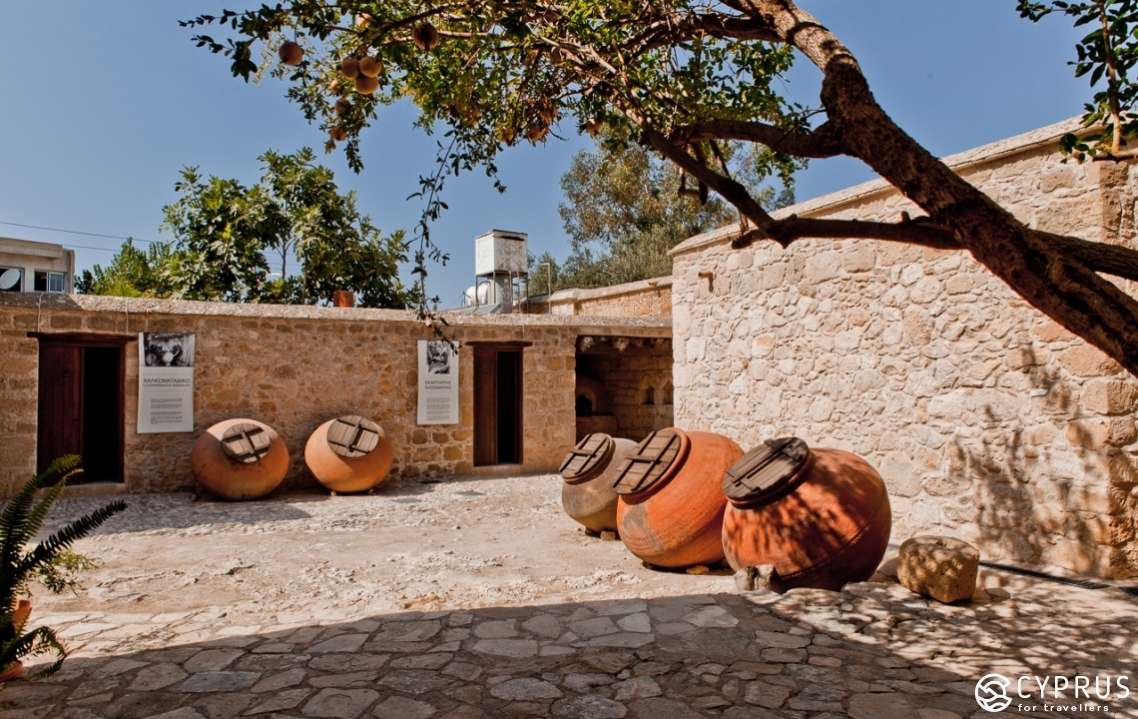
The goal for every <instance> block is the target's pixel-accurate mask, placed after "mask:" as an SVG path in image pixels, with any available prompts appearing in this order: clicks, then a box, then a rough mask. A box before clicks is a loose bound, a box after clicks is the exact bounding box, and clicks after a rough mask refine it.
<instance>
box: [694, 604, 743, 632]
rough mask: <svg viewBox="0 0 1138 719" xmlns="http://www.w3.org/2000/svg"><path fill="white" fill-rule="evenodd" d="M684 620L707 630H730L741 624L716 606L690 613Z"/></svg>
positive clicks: (701, 608)
mask: <svg viewBox="0 0 1138 719" xmlns="http://www.w3.org/2000/svg"><path fill="white" fill-rule="evenodd" d="M683 620H684V621H685V622H687V623H688V624H694V625H695V626H697V627H703V628H705V629H706V628H709V627H723V628H729V627H733V626H735V625H737V624H738V623H739V620H738V619H736V618H735V617H733V616H732V615H731V612H729V611H727V610H726V609H724V608H723V607H721V606H719V605H715V604H713V605H710V606H706V607H700V608H699V609H697V610H695V611H693V612H689V613H688V614H686V615H684V618H683Z"/></svg>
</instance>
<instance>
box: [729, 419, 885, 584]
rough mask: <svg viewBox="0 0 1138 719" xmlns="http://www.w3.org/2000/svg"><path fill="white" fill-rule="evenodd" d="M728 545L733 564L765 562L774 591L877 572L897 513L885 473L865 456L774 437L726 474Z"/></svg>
mask: <svg viewBox="0 0 1138 719" xmlns="http://www.w3.org/2000/svg"><path fill="white" fill-rule="evenodd" d="M723 493H724V494H725V495H726V496H727V499H728V501H729V504H728V506H727V511H726V513H725V514H724V518H723V551H724V554H725V556H726V557H727V562H728V563H729V564H730V565H731V566H732V567H733V568H734V569H736V570H739V569H743V568H746V567H763V568H764V572H765V573H766V581H767V582H768V583H769V585H770V587H771V588H772V589H775V590H778V591H782V590H786V589H793V588H795V587H813V588H817V589H834V590H836V589H840V588H841V587H842V586H843V585H844V584H846V583H847V582H859V581H864V580H866V579H869V578H870V577H871V576H873V573H874V571H875V570H876V569H877V565H878V564H879V563H880V562H881V557H882V556H883V555H884V554H885V549H886V547H887V545H888V543H889V532H890V529H891V527H892V513H891V511H890V508H889V495H888V494H887V492H886V490H885V483H884V482H883V481H882V479H881V475H879V474H878V473H877V471H876V470H874V469H873V467H871V466H869V464H868V463H866V461H865V460H864V459H862V458H861V457H859V456H857V455H856V454H852V453H850V452H845V451H842V450H837V449H811V448H810V447H808V446H807V445H806V443H805V442H803V441H802V440H801V439H798V438H797V437H787V438H782V439H773V440H769V441H767V442H764V443H763V444H761V445H759V446H758V447H756V448H755V449H753V450H751V451H750V452H748V453H747V454H746V455H745V456H744V457H743V458H742V459H740V460H739V461H738V462H737V463H735V464H734V465H733V466H732V467H731V468H730V469H729V470H728V471H727V473H726V474H725V475H724V477H723Z"/></svg>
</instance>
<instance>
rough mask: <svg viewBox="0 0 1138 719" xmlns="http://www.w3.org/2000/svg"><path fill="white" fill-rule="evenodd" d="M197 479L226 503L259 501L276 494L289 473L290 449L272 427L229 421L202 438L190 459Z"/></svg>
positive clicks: (255, 422)
mask: <svg viewBox="0 0 1138 719" xmlns="http://www.w3.org/2000/svg"><path fill="white" fill-rule="evenodd" d="M190 466H191V468H192V469H193V472H194V479H196V480H197V482H198V484H200V485H202V486H203V487H205V488H206V489H208V490H209V491H210V492H212V493H214V494H216V495H218V496H219V497H224V498H225V499H255V498H257V497H263V496H265V495H266V494H268V493H269V492H272V491H273V490H274V489H276V488H277V486H278V485H279V484H280V483H281V482H282V481H283V480H284V477H285V473H287V472H288V448H287V447H285V443H284V440H282V439H281V437H280V435H278V434H277V433H276V430H274V429H273V428H272V427H270V426H269V425H267V424H265V423H263V422H258V421H257V420H255V419H244V418H240V419H227V420H225V421H224V422H218V423H217V424H215V425H213V426H212V427H210V428H209V429H207V430H206V431H205V432H203V433H202V435H201V436H200V437H198V440H197V442H195V443H194V450H193V452H192V453H191V455H190Z"/></svg>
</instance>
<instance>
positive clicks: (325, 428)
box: [304, 415, 394, 493]
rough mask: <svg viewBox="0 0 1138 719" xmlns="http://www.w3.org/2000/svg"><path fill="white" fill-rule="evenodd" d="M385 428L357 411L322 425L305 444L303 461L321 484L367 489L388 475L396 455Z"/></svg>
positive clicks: (343, 489)
mask: <svg viewBox="0 0 1138 719" xmlns="http://www.w3.org/2000/svg"><path fill="white" fill-rule="evenodd" d="M393 454H394V453H393V450H392V446H391V440H389V439H387V435H386V434H385V433H384V431H383V428H382V427H380V426H379V425H378V424H376V423H375V422H372V421H371V420H370V419H366V418H364V417H360V416H358V415H344V416H342V417H337V418H336V419H330V420H328V421H327V422H325V423H324V424H322V425H320V426H319V427H317V428H316V429H315V431H313V432H312V434H311V435H310V436H309V437H308V443H307V444H305V446H304V462H305V464H307V465H308V469H309V470H310V471H311V472H312V475H313V476H314V477H316V479H317V481H319V482H320V484H322V485H324V486H325V487H327V488H328V489H329V490H331V491H333V492H339V493H350V492H366V491H367V490H369V489H371V488H373V487H375V486H376V485H377V484H379V483H380V482H382V481H383V480H384V479H386V478H387V473H388V472H389V471H391V462H392V458H393Z"/></svg>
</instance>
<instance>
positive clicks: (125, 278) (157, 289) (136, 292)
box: [75, 240, 171, 297]
mask: <svg viewBox="0 0 1138 719" xmlns="http://www.w3.org/2000/svg"><path fill="white" fill-rule="evenodd" d="M169 254H170V247H169V245H167V244H166V243H163V242H153V243H151V244H150V245H149V246H148V247H147V248H146V249H145V250H143V249H140V248H138V247H136V246H135V244H134V241H132V240H127V241H126V242H123V243H122V246H121V247H119V251H118V253H117V254H116V255H115V256H114V258H113V259H112V260H111V262H110V264H108V265H107V266H106V267H103V266H102V265H95V266H94V267H92V268H91V269H89V270H83V274H82V275H80V277H79V279H77V280H76V281H75V289H76V290H78V291H79V292H82V293H84V294H89V295H115V296H118V297H165V296H168V295H169V294H170V293H171V289H170V286H169V283H167V282H166V279H165V276H164V275H163V273H162V268H163V266H164V265H165V263H166V261H167V259H168V258H169Z"/></svg>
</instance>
